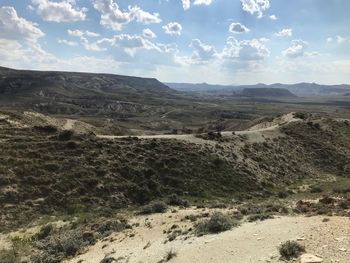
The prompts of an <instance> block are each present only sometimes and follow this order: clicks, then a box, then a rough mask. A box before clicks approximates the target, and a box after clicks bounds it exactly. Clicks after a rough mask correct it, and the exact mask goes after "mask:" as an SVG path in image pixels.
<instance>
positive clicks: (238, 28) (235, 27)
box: [229, 23, 250, 33]
mask: <svg viewBox="0 0 350 263" xmlns="http://www.w3.org/2000/svg"><path fill="white" fill-rule="evenodd" d="M229 31H230V32H231V33H247V32H249V31H250V30H249V29H248V28H247V27H246V26H244V25H242V24H241V23H232V24H231V25H230V27H229Z"/></svg>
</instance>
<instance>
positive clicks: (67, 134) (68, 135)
mask: <svg viewBox="0 0 350 263" xmlns="http://www.w3.org/2000/svg"><path fill="white" fill-rule="evenodd" d="M73 135H74V132H73V131H70V130H66V131H62V132H61V133H60V134H59V135H58V139H59V140H60V141H69V140H71V139H72V137H73Z"/></svg>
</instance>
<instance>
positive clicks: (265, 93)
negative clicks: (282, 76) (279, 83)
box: [240, 88, 296, 97]
mask: <svg viewBox="0 0 350 263" xmlns="http://www.w3.org/2000/svg"><path fill="white" fill-rule="evenodd" d="M240 95H243V96H247V97H296V96H295V95H294V94H293V93H291V92H290V91H289V90H287V89H282V88H244V89H243V90H242V92H241V93H240Z"/></svg>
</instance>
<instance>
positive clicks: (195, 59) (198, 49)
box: [190, 39, 217, 63]
mask: <svg viewBox="0 0 350 263" xmlns="http://www.w3.org/2000/svg"><path fill="white" fill-rule="evenodd" d="M190 47H191V48H193V50H194V51H193V53H192V57H191V62H192V63H202V62H204V61H208V60H211V59H212V58H214V57H215V56H216V54H217V52H216V50H215V48H214V47H213V46H210V45H206V44H203V43H202V42H201V41H200V40H199V39H192V41H191V44H190Z"/></svg>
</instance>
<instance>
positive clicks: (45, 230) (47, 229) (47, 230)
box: [34, 224, 54, 240]
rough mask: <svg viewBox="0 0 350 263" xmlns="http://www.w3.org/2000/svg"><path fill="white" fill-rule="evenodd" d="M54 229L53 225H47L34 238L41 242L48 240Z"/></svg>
mask: <svg viewBox="0 0 350 263" xmlns="http://www.w3.org/2000/svg"><path fill="white" fill-rule="evenodd" d="M53 230H54V228H53V226H52V225H51V224H48V225H45V226H43V227H41V228H40V231H39V232H38V233H37V234H36V235H35V236H34V238H35V239H37V240H41V239H44V238H47V237H48V236H49V235H50V234H51V233H52V232H53Z"/></svg>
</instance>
